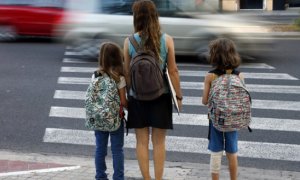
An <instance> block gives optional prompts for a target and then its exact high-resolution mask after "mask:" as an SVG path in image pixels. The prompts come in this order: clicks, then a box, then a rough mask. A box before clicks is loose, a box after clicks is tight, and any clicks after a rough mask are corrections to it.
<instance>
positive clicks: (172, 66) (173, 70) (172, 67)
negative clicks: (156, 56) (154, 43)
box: [166, 34, 182, 109]
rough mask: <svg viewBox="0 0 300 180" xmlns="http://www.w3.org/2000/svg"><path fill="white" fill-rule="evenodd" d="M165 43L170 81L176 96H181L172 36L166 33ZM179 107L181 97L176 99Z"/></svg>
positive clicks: (180, 105)
mask: <svg viewBox="0 0 300 180" xmlns="http://www.w3.org/2000/svg"><path fill="white" fill-rule="evenodd" d="M166 44H167V49H168V57H167V62H168V71H169V75H170V79H171V82H172V84H173V86H174V89H175V92H176V96H177V97H179V98H182V92H181V88H180V78H179V72H178V68H177V65H176V61H175V50H174V41H173V38H172V37H171V36H169V35H167V34H166ZM177 101H178V105H179V109H181V107H182V99H181V100H180V99H177Z"/></svg>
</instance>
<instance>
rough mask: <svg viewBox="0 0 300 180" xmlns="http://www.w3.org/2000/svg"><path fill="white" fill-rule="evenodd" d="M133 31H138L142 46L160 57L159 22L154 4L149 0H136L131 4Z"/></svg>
mask: <svg viewBox="0 0 300 180" xmlns="http://www.w3.org/2000/svg"><path fill="white" fill-rule="evenodd" d="M132 11H133V24H134V31H135V32H139V33H140V36H141V39H142V46H143V47H144V49H145V50H152V51H153V52H154V54H155V55H156V56H157V57H158V58H159V57H160V37H161V32H160V24H159V19H158V18H159V15H158V12H157V9H156V6H155V4H154V3H153V2H152V1H151V0H137V1H135V2H134V4H133V6H132Z"/></svg>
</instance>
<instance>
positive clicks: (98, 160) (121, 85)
mask: <svg viewBox="0 0 300 180" xmlns="http://www.w3.org/2000/svg"><path fill="white" fill-rule="evenodd" d="M100 47H101V49H100V54H99V69H98V70H97V71H95V72H94V74H93V76H92V82H91V83H90V85H89V87H88V89H87V93H86V100H85V108H86V123H85V125H86V127H87V128H89V129H91V130H94V131H95V138H96V152H95V167H96V176H95V178H96V179H108V178H107V174H106V172H105V171H106V163H105V157H106V155H107V145H108V139H109V136H110V141H111V151H112V159H113V168H114V174H113V179H114V180H124V152H123V145H124V121H123V119H124V112H123V107H125V108H127V100H126V82H125V78H124V74H123V52H122V51H121V48H120V47H119V45H117V44H115V43H112V42H105V43H102V44H101V45H100Z"/></svg>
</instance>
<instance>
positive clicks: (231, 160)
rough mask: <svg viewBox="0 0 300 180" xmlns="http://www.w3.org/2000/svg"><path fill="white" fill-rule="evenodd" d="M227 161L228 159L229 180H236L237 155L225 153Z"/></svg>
mask: <svg viewBox="0 0 300 180" xmlns="http://www.w3.org/2000/svg"><path fill="white" fill-rule="evenodd" d="M226 156H227V159H228V169H229V173H230V179H231V180H237V175H238V159H237V153H234V154H232V153H226Z"/></svg>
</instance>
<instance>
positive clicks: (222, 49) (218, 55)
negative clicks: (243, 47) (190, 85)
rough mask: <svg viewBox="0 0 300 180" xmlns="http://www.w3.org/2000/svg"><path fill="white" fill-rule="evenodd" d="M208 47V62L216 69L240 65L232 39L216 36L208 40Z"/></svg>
mask: <svg viewBox="0 0 300 180" xmlns="http://www.w3.org/2000/svg"><path fill="white" fill-rule="evenodd" d="M209 48H210V51H209V54H210V57H209V63H210V64H212V65H213V66H215V67H217V68H218V69H220V70H227V69H234V68H237V67H238V66H239V65H240V63H241V58H240V56H239V54H238V52H237V51H236V47H235V44H234V42H233V41H232V40H230V39H227V38H218V39H216V40H213V41H211V42H210V44H209Z"/></svg>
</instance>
